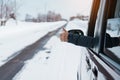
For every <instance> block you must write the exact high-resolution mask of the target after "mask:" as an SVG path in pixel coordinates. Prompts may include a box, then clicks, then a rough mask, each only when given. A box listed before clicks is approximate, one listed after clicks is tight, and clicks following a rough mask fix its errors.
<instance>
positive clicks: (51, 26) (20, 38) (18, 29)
mask: <svg viewBox="0 0 120 80" xmlns="http://www.w3.org/2000/svg"><path fill="white" fill-rule="evenodd" d="M65 23H66V22H64V21H61V22H50V23H32V22H19V21H17V24H16V23H15V22H13V20H10V21H8V23H7V24H6V26H0V66H1V65H3V64H4V63H6V62H7V61H8V60H9V59H10V58H11V57H12V56H13V55H14V54H15V53H16V52H18V51H20V50H22V49H23V48H25V47H26V46H28V45H30V44H32V43H34V42H35V41H37V40H38V39H40V38H41V37H43V36H44V35H45V34H47V33H48V32H50V31H52V30H55V29H57V28H59V27H61V26H62V25H64V24H65Z"/></svg>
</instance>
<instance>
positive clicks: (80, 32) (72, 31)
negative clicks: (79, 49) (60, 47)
mask: <svg viewBox="0 0 120 80" xmlns="http://www.w3.org/2000/svg"><path fill="white" fill-rule="evenodd" d="M68 33H71V34H78V35H84V33H83V31H82V30H80V29H72V30H69V31H68Z"/></svg>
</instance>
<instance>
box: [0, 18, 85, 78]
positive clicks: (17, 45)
mask: <svg viewBox="0 0 120 80" xmlns="http://www.w3.org/2000/svg"><path fill="white" fill-rule="evenodd" d="M75 22H76V23H75V24H74V23H73V22H72V21H71V22H69V23H68V25H67V27H66V29H67V30H70V29H76V28H80V25H76V24H77V23H81V28H85V26H86V23H87V22H82V21H79V20H77V21H75ZM65 23H66V22H64V21H60V22H51V23H31V22H27V23H26V22H20V21H17V22H16V21H14V20H10V21H9V22H7V25H6V26H0V50H1V51H0V66H2V65H3V64H5V63H6V62H7V61H8V60H10V59H11V58H13V57H11V56H13V55H15V54H19V51H20V50H22V49H23V48H25V47H26V46H28V45H30V44H32V43H34V42H35V41H37V40H38V39H40V38H41V37H43V36H44V35H45V34H47V33H48V32H50V31H52V30H55V29H57V28H59V27H61V26H62V25H64V24H65ZM83 30H85V29H83ZM44 48H45V49H46V50H43V51H39V52H38V53H37V54H36V55H35V56H34V57H33V59H31V60H28V61H26V62H25V66H24V67H23V68H22V70H21V71H19V73H18V74H16V76H15V77H14V78H13V80H37V79H39V80H48V79H49V80H76V79H77V77H76V75H77V66H78V64H79V61H80V60H79V59H80V47H79V46H75V45H73V44H70V43H65V42H61V41H60V39H59V33H58V34H57V35H56V36H53V37H52V38H51V39H50V40H49V41H48V43H46V45H45V46H44Z"/></svg>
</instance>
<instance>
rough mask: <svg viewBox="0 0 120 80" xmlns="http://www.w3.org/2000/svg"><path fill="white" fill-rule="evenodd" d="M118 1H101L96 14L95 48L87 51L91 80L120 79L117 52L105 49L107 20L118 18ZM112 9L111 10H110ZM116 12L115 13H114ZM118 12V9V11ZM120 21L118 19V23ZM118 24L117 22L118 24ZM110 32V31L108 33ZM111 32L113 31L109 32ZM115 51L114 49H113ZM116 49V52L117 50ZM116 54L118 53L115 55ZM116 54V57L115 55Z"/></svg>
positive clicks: (119, 0)
mask: <svg viewBox="0 0 120 80" xmlns="http://www.w3.org/2000/svg"><path fill="white" fill-rule="evenodd" d="M119 5H120V0H101V2H100V8H99V12H98V18H97V22H96V26H95V28H96V29H95V34H94V36H95V38H96V42H95V46H94V49H89V50H88V52H89V56H90V59H91V62H92V67H91V70H92V75H91V79H92V80H119V79H120V57H119V49H120V48H119V47H117V49H118V51H115V52H114V51H112V50H113V49H109V48H106V47H105V43H106V42H105V41H106V38H105V35H106V27H107V22H108V21H107V20H108V19H111V18H114V16H115V14H116V15H118V16H115V17H117V19H118V18H120V16H119V12H120V11H118V9H119ZM111 7H112V8H111ZM116 10H117V11H116ZM119 10H120V9H119ZM119 20H120V19H118V21H119ZM118 23H119V22H118ZM109 32H110V31H109ZM111 32H113V31H111ZM113 33H114V32H113ZM114 49H115V47H114ZM117 49H116V50H117ZM117 52H118V53H117ZM116 54H117V55H116Z"/></svg>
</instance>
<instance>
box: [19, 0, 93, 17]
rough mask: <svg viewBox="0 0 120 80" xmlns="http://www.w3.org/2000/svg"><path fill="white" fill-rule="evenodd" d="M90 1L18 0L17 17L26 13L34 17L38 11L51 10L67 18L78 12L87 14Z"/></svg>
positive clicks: (45, 11) (44, 12)
mask: <svg viewBox="0 0 120 80" xmlns="http://www.w3.org/2000/svg"><path fill="white" fill-rule="evenodd" d="M91 3H92V0H84V1H83V0H71V1H69V0H20V2H19V4H21V6H20V9H19V11H18V13H19V18H20V19H24V18H25V15H26V14H30V15H32V16H33V17H36V16H37V14H38V13H41V14H47V12H48V11H53V12H55V13H59V14H61V16H62V18H64V19H69V18H70V17H71V16H76V15H78V14H81V15H89V14H90V6H91ZM65 11H66V12H65Z"/></svg>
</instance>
